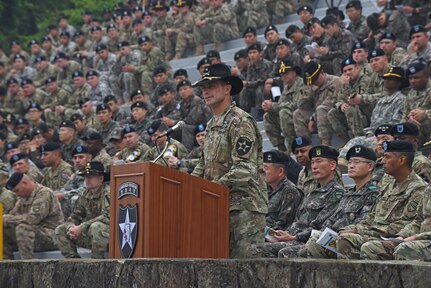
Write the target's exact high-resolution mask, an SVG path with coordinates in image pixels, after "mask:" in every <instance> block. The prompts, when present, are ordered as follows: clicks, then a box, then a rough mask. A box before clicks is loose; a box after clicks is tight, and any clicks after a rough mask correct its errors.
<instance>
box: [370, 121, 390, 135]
mask: <svg viewBox="0 0 431 288" xmlns="http://www.w3.org/2000/svg"><path fill="white" fill-rule="evenodd" d="M392 127H393V126H392V125H390V124H383V125H380V126H379V127H377V128H376V130H375V131H374V135H375V136H376V137H377V136H379V135H391V130H392Z"/></svg>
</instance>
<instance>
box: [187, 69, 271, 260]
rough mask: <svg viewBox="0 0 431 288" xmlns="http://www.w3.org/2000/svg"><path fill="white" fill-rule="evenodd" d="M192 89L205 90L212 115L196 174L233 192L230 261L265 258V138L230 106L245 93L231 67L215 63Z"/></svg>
mask: <svg viewBox="0 0 431 288" xmlns="http://www.w3.org/2000/svg"><path fill="white" fill-rule="evenodd" d="M194 85H196V86H201V87H202V89H203V97H204V100H205V103H206V104H207V105H208V106H209V107H210V108H211V110H212V112H213V114H214V116H213V117H212V118H211V120H210V121H209V122H208V125H207V135H206V138H205V142H204V145H203V149H202V150H203V151H202V156H201V159H200V161H199V163H198V165H197V166H196V168H195V169H194V171H193V173H192V175H194V176H199V177H203V178H204V179H207V180H209V181H214V182H217V183H220V184H223V185H225V186H227V187H228V188H229V190H230V213H229V214H230V215H229V218H230V240H229V242H230V243H229V244H230V245H229V246H230V248H229V250H230V257H231V258H251V257H259V256H260V255H261V251H260V246H261V245H262V244H263V243H264V239H265V238H264V228H265V215H266V213H267V212H268V197H267V192H266V189H265V182H264V179H263V176H264V172H263V154H262V138H261V134H260V131H259V128H258V127H257V123H256V121H255V120H254V119H253V118H252V117H251V116H250V115H249V114H247V113H246V112H244V111H242V110H241V109H239V108H237V107H236V106H235V104H234V103H232V102H231V95H235V94H238V93H239V92H241V90H242V88H243V84H242V81H241V79H240V78H238V77H236V76H232V75H231V72H230V69H229V67H228V66H226V65H224V64H215V65H212V66H209V67H207V68H206V70H205V71H204V74H203V75H202V78H201V79H200V80H199V81H197V82H196V83H195V84H194Z"/></svg>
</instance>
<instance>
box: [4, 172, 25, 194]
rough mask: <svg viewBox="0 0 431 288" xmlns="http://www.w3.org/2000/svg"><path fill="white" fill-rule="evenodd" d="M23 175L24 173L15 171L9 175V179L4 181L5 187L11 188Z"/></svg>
mask: <svg viewBox="0 0 431 288" xmlns="http://www.w3.org/2000/svg"><path fill="white" fill-rule="evenodd" d="M23 177H24V174H23V173H21V172H15V173H13V174H12V176H10V178H9V180H7V183H6V186H5V187H6V189H8V190H13V189H14V188H15V187H16V185H18V183H19V182H21V180H22V178H23Z"/></svg>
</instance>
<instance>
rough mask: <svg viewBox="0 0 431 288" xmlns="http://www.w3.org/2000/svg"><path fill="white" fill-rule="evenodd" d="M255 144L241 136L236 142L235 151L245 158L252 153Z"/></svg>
mask: <svg viewBox="0 0 431 288" xmlns="http://www.w3.org/2000/svg"><path fill="white" fill-rule="evenodd" d="M252 145H253V143H252V142H251V140H250V139H248V138H247V137H244V136H241V137H240V138H239V139H238V141H236V145H235V150H236V152H237V153H238V155H239V156H244V155H246V154H247V153H248V152H250V150H251V147H252Z"/></svg>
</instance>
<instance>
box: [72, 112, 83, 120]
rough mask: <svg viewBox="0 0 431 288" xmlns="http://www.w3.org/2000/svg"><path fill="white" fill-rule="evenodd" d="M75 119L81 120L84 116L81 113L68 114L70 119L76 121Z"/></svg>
mask: <svg viewBox="0 0 431 288" xmlns="http://www.w3.org/2000/svg"><path fill="white" fill-rule="evenodd" d="M76 120H81V121H83V120H84V117H82V115H81V114H79V113H75V114H72V116H70V121H76Z"/></svg>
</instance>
